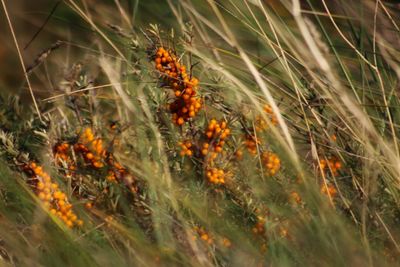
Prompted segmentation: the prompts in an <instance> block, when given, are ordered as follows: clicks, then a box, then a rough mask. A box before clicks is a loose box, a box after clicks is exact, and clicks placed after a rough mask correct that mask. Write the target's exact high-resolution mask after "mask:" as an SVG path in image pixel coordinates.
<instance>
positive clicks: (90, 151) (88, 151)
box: [54, 128, 137, 192]
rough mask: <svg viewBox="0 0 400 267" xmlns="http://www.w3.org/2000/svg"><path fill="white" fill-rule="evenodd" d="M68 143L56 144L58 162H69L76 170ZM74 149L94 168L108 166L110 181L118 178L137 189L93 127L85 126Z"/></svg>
mask: <svg viewBox="0 0 400 267" xmlns="http://www.w3.org/2000/svg"><path fill="white" fill-rule="evenodd" d="M69 147H70V145H69V144H68V143H65V142H63V143H60V144H58V145H56V146H55V148H54V151H55V158H56V164H60V163H61V160H63V161H65V162H67V163H68V165H69V166H70V167H69V169H72V170H76V164H74V162H73V160H72V158H71V157H70V156H69V154H68V148H69ZM73 148H74V151H75V153H77V154H80V155H82V157H83V159H84V161H85V162H86V163H87V164H88V165H89V166H91V167H92V168H94V169H101V168H107V171H108V174H107V177H106V179H107V180H108V181H110V182H115V181H117V180H119V181H123V182H124V183H125V184H126V185H127V186H128V187H129V189H130V190H131V191H132V192H136V191H137V187H136V186H135V181H134V179H133V178H132V176H131V175H130V174H129V173H128V171H127V170H126V168H124V167H123V166H122V165H121V164H120V163H119V162H118V161H117V160H115V159H114V157H113V155H112V153H110V152H108V151H107V150H106V149H105V148H104V146H103V140H102V139H101V138H95V135H94V133H93V131H92V129H91V128H85V129H84V130H83V132H82V134H81V135H80V136H79V141H78V142H77V143H76V144H74V145H73Z"/></svg>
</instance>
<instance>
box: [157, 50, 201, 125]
mask: <svg viewBox="0 0 400 267" xmlns="http://www.w3.org/2000/svg"><path fill="white" fill-rule="evenodd" d="M154 62H155V64H156V69H157V70H158V71H159V72H160V73H161V75H162V78H163V81H164V82H165V83H166V84H167V86H169V87H170V88H172V89H173V90H174V94H175V97H176V99H175V100H174V102H172V103H171V104H170V111H171V113H172V120H173V122H174V123H175V124H177V125H182V124H184V123H185V121H188V120H189V119H190V118H193V117H195V116H196V114H197V113H198V112H199V110H200V108H201V106H202V104H201V99H200V98H199V97H198V96H197V85H198V83H199V81H198V80H197V79H196V78H194V77H192V78H190V77H189V75H188V74H187V72H186V67H185V66H184V65H183V64H180V63H179V62H178V59H177V57H176V56H175V55H174V54H173V53H172V52H171V51H167V50H165V49H164V48H163V47H160V48H158V50H157V52H156V56H155V59H154Z"/></svg>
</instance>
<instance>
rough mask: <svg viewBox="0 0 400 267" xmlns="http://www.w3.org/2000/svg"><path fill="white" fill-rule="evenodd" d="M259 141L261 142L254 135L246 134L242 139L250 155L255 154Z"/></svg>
mask: <svg viewBox="0 0 400 267" xmlns="http://www.w3.org/2000/svg"><path fill="white" fill-rule="evenodd" d="M260 143H261V142H260V140H258V139H257V138H256V137H255V136H252V135H246V138H245V140H244V144H245V146H246V147H247V150H248V151H249V152H250V154H252V155H256V154H257V146H259V145H260Z"/></svg>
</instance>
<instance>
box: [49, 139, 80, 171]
mask: <svg viewBox="0 0 400 267" xmlns="http://www.w3.org/2000/svg"><path fill="white" fill-rule="evenodd" d="M69 149H70V145H69V144H68V143H66V142H62V143H59V144H57V145H55V147H54V159H55V162H56V164H57V165H60V166H61V165H63V164H66V166H64V167H66V168H67V169H66V174H67V175H68V176H69V175H71V173H72V172H73V171H75V170H76V166H75V164H74V161H73V159H72V158H71V157H70V156H69Z"/></svg>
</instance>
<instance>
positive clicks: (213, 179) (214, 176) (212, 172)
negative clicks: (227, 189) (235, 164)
mask: <svg viewBox="0 0 400 267" xmlns="http://www.w3.org/2000/svg"><path fill="white" fill-rule="evenodd" d="M225 176H226V174H225V172H224V170H222V169H217V168H211V169H208V170H207V178H208V181H209V182H210V183H213V184H224V183H225Z"/></svg>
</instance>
